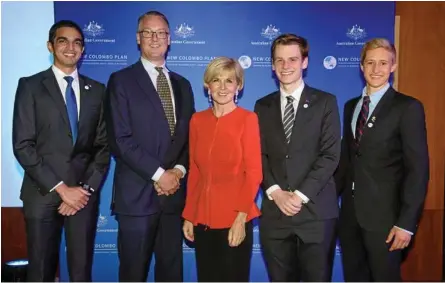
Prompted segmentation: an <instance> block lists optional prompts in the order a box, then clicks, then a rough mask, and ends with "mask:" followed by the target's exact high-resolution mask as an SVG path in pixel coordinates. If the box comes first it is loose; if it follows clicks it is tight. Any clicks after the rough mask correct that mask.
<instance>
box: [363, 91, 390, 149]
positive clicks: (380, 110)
mask: <svg viewBox="0 0 445 283" xmlns="http://www.w3.org/2000/svg"><path fill="white" fill-rule="evenodd" d="M393 96H394V89H393V88H392V87H390V88H389V89H388V90H387V91H386V92H385V94H384V95H383V97H382V98H381V99H380V101H379V103H378V104H377V106H376V108H375V109H374V111H373V112H372V113H371V115H370V116H369V119H368V121H367V122H366V125H365V127H364V129H363V135H362V138H361V141H360V144H362V143H363V142H366V136H367V134H368V135H369V131H371V130H372V129H374V127H375V125H376V123H378V121H379V120H380V119H381V118H382V117H383V116H384V115H385V114H386V113H387V112H388V111H389V109H390V106H391V101H392V98H393ZM379 118H380V119H379Z"/></svg>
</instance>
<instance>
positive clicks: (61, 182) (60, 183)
mask: <svg viewBox="0 0 445 283" xmlns="http://www.w3.org/2000/svg"><path fill="white" fill-rule="evenodd" d="M62 184H63V181H60V182H59V183H58V184H57V185H55V186H54V187H53V188H52V189H51V190H49V192H52V191H54V190H55V189H56V188H57V187H58V186H60V185H62Z"/></svg>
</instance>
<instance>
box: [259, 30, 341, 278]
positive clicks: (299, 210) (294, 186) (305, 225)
mask: <svg viewBox="0 0 445 283" xmlns="http://www.w3.org/2000/svg"><path fill="white" fill-rule="evenodd" d="M271 53H272V63H273V65H272V67H273V70H274V71H275V74H276V76H277V78H278V80H279V82H280V90H279V91H276V92H273V93H271V94H269V95H267V96H266V97H263V98H261V99H260V100H258V101H257V103H256V105H255V112H256V113H257V114H258V117H259V123H260V133H261V147H262V148H261V150H262V157H263V158H262V164H263V176H264V179H263V184H262V187H263V189H264V191H265V197H264V198H263V203H262V217H261V220H260V240H261V245H262V248H263V252H264V259H265V261H266V266H267V271H268V274H269V277H270V280H271V281H300V279H301V280H303V281H329V280H330V274H331V271H330V269H331V264H330V258H331V256H330V255H331V250H332V247H333V245H334V243H335V239H334V230H335V225H336V220H337V216H338V204H337V196H336V189H335V183H334V179H333V173H334V171H335V169H336V168H337V165H338V161H339V159H340V117H339V114H338V106H337V100H336V98H335V96H333V95H331V94H328V93H326V92H323V91H321V90H318V89H315V88H312V87H310V86H308V85H307V84H305V83H304V81H303V71H304V70H305V69H306V68H307V66H308V55H309V47H308V43H307V41H306V39H304V38H302V37H300V36H296V35H293V34H283V35H281V36H279V37H277V38H276V39H275V40H274V42H273V44H272V52H271Z"/></svg>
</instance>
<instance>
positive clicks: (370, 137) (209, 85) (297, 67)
mask: <svg viewBox="0 0 445 283" xmlns="http://www.w3.org/2000/svg"><path fill="white" fill-rule="evenodd" d="M136 39H137V44H138V45H139V48H140V52H141V56H140V60H138V61H137V62H136V63H135V64H133V65H131V66H128V67H126V68H124V69H122V70H120V71H117V72H115V73H113V74H111V76H110V78H109V81H108V85H107V87H105V85H103V84H101V83H99V82H97V81H95V80H93V79H91V78H88V77H86V76H83V75H81V74H79V72H78V70H77V64H78V61H79V59H80V58H81V55H82V53H83V51H84V36H83V33H82V30H81V29H80V27H79V26H78V25H77V24H76V23H74V22H72V21H68V20H63V21H59V22H57V23H55V24H54V25H53V26H52V27H51V29H50V31H49V39H48V43H47V46H48V50H49V51H50V52H51V53H52V55H53V58H54V63H53V65H52V66H51V67H50V68H49V69H47V70H45V71H43V72H40V73H38V74H35V75H33V76H30V77H25V78H21V79H20V80H19V83H18V89H17V93H16V99H15V105H14V117H13V148H14V154H15V156H16V158H17V160H18V162H19V163H20V164H21V166H22V167H23V168H24V170H25V174H24V180H23V185H22V190H21V199H22V200H23V210H24V215H25V221H26V232H27V245H28V255H29V266H28V272H27V280H28V281H54V277H55V274H56V269H57V264H58V257H59V253H58V251H59V246H60V239H61V231H62V227H65V233H66V246H67V261H68V271H69V276H70V281H91V280H92V278H91V271H92V260H93V250H94V249H93V245H94V238H95V230H96V221H97V215H98V202H99V194H100V190H101V187H102V185H103V182H104V179H105V176H106V174H107V171H108V167H109V163H110V155H113V156H114V157H115V160H116V168H115V172H114V184H113V203H112V209H113V212H114V213H115V215H116V219H117V222H118V239H117V240H118V254H119V281H133V282H134V281H137V282H141V281H146V279H147V273H148V268H149V266H150V262H151V259H152V255H153V254H154V255H155V258H156V263H155V270H154V272H155V280H156V281H174V282H178V281H183V255H182V242H183V237H185V238H186V239H187V240H188V241H190V242H193V245H194V247H195V251H196V263H197V274H198V281H240V282H246V281H249V272H250V259H251V254H252V244H253V224H252V220H253V219H255V218H257V217H259V219H260V220H259V232H260V242H261V247H262V251H263V256H264V260H265V263H266V268H267V272H268V275H269V279H270V280H271V281H330V279H331V273H332V271H331V270H332V260H333V256H334V249H335V243H336V238H337V236H339V239H340V244H341V248H342V260H343V269H344V278H345V280H346V281H400V280H401V278H400V264H401V260H402V250H403V249H405V248H406V247H408V246H409V244H410V243H411V238H412V236H413V235H414V234H415V232H416V227H417V223H418V221H419V217H420V214H421V212H422V208H423V203H424V199H425V194H426V189H427V183H428V178H429V165H428V163H429V157H428V147H427V139H426V127H425V114H424V109H423V106H422V104H421V102H419V101H418V100H416V99H414V98H412V97H410V96H407V95H404V94H401V93H399V92H397V91H396V90H395V89H393V88H392V87H391V85H390V83H389V81H390V75H391V73H393V72H394V71H395V69H396V66H397V64H396V50H395V49H394V47H393V45H391V44H390V42H389V41H388V40H386V39H380V38H377V39H372V40H370V41H369V42H367V43H366V44H365V45H364V46H363V49H362V53H361V61H360V67H361V70H362V72H363V76H364V79H365V81H366V86H365V87H364V88H363V90H362V93H357V95H356V97H355V98H353V99H351V100H349V101H348V102H347V103H346V104H345V107H344V113H343V131H341V123H340V115H339V110H338V105H337V100H336V97H335V96H334V95H332V94H329V93H327V92H324V91H321V90H318V89H316V88H313V87H311V86H309V85H308V84H307V83H305V81H304V79H303V77H304V72H305V70H306V69H307V67H308V58H309V45H308V42H307V40H306V39H305V38H303V37H301V36H297V35H294V34H282V35H280V36H278V37H277V38H276V39H275V40H274V41H273V43H272V46H271V58H272V69H273V71H274V74H275V77H276V79H277V80H278V83H279V90H277V91H275V92H273V93H271V94H269V95H267V96H265V97H263V98H261V99H259V100H258V101H257V102H256V104H255V107H254V111H249V110H246V109H243V108H241V107H239V106H238V105H237V102H238V99H239V94H240V92H241V91H242V89H243V86H244V73H243V69H242V68H241V66H240V64H239V63H238V61H237V60H235V59H232V58H227V57H218V58H216V59H214V60H212V61H211V62H210V63H209V65H208V66H207V68H206V70H205V73H204V80H203V81H204V87H205V89H206V92H207V94H208V99H209V102H210V105H211V107H209V108H208V109H206V110H204V111H201V112H195V106H194V95H193V91H192V87H191V85H190V82H189V81H188V80H187V79H186V78H184V77H183V76H181V75H179V74H177V73H175V72H173V71H171V70H169V69H167V67H166V61H165V57H166V53H167V49H168V47H169V45H170V40H171V39H170V28H169V22H168V20H167V18H166V17H165V15H163V14H162V13H160V12H158V11H149V12H147V13H145V14H143V15H142V16H140V17H139V19H138V29H137V32H136ZM246 95H249V94H246ZM350 95H351V96H355V95H354V94H353V93H351V94H350ZM341 132H343V135H341ZM260 187H261V188H262V189H263V191H264V192H263V193H264V197H263V201H262V207H261V210H260V209H259V208H258V207H257V206H256V202H255V198H256V196H257V194H258V190H259V188H260ZM339 197H340V199H341V205H340V206H339Z"/></svg>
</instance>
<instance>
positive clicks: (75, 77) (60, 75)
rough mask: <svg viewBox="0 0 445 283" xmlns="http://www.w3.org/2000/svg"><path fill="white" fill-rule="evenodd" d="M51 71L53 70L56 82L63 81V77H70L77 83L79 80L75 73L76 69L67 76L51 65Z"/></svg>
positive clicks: (77, 74)
mask: <svg viewBox="0 0 445 283" xmlns="http://www.w3.org/2000/svg"><path fill="white" fill-rule="evenodd" d="M51 69H52V70H53V73H54V75H55V76H56V79H57V81H60V80H64V77H66V76H71V77H73V79H74V81H77V80H78V78H79V73H78V72H77V69H75V70H74V71H73V72H72V73H71V74H69V75H67V74H65V73H64V72H63V71H62V70H60V69H59V68H57V67H56V66H55V65H52V67H51Z"/></svg>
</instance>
